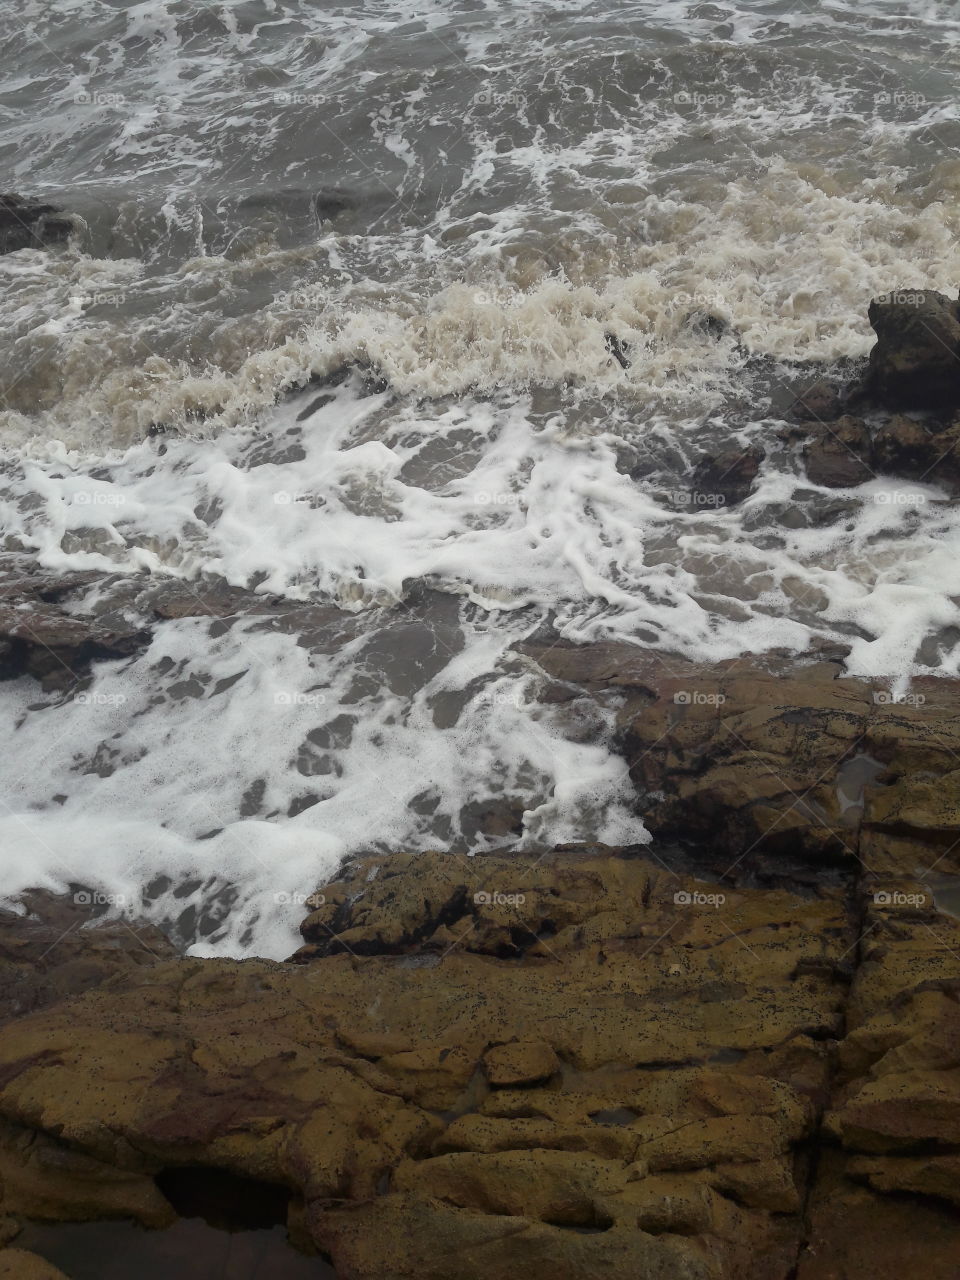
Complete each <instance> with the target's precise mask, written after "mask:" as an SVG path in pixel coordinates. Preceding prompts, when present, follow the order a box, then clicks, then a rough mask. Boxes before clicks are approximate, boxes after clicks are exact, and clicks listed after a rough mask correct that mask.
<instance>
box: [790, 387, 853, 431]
mask: <svg viewBox="0 0 960 1280" xmlns="http://www.w3.org/2000/svg"><path fill="white" fill-rule="evenodd" d="M842 412H843V408H842V400H841V397H840V391H839V388H837V387H835V386H834V385H833V383H830V382H826V381H825V380H824V379H822V378H821V379H819V380H818V381H817V382H814V383H813V384H812V385H811V386H809V387H807V389H806V390H805V391H801V392H800V394H799V395H798V396H797V398H796V400H794V402H793V404H792V405H791V406H790V416H791V417H793V418H797V419H798V420H799V421H801V422H832V421H833V420H834V419H835V418H839V417H840V414H841V413H842Z"/></svg>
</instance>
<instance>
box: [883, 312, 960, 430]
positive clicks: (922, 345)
mask: <svg viewBox="0 0 960 1280" xmlns="http://www.w3.org/2000/svg"><path fill="white" fill-rule="evenodd" d="M868 315H869V319H870V324H871V325H872V326H873V329H874V331H875V332H876V335H877V343H876V346H875V347H874V348H873V350H872V351H871V353H870V371H869V375H868V380H867V390H868V392H869V393H870V394H871V395H872V396H873V397H874V398H875V399H877V400H878V401H879V402H880V403H881V404H884V405H888V406H890V407H891V408H912V409H941V408H957V407H958V406H960V303H958V302H957V301H956V300H955V299H952V298H948V297H947V296H946V295H945V294H942V293H937V292H936V291H935V290H933V289H896V290H893V291H891V292H890V293H884V294H881V295H880V296H879V297H877V298H874V299H873V301H872V302H871V303H870V309H869V312H868Z"/></svg>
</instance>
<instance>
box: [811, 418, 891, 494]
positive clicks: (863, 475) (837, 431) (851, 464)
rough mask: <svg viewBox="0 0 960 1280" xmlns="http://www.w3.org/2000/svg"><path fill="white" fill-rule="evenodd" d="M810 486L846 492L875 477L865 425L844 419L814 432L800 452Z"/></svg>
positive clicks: (867, 431)
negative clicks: (822, 486) (811, 484)
mask: <svg viewBox="0 0 960 1280" xmlns="http://www.w3.org/2000/svg"><path fill="white" fill-rule="evenodd" d="M803 458H804V462H805V464H806V468H807V475H808V477H809V478H810V481H811V483H813V484H819V485H824V486H826V487H827V488H831V489H848V488H851V487H852V486H854V485H858V484H864V483H865V482H866V481H868V480H873V479H875V477H876V471H875V470H874V465H873V445H872V443H871V440H870V431H869V429H868V428H867V424H866V423H865V422H863V421H861V419H860V418H853V417H849V416H846V417H843V418H839V419H838V420H837V421H836V422H835V423H833V424H831V425H829V426H826V425H822V426H820V427H819V428H818V429H817V432H816V434H815V435H814V437H813V439H811V440H810V441H809V442H808V443H807V444H806V445H805V446H804V449H803Z"/></svg>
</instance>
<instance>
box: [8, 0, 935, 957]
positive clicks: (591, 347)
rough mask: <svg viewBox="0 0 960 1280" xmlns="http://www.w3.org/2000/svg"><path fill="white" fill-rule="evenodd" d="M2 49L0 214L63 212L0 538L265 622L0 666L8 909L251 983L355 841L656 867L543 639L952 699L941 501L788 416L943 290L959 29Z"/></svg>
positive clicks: (22, 383) (467, 31)
mask: <svg viewBox="0 0 960 1280" xmlns="http://www.w3.org/2000/svg"><path fill="white" fill-rule="evenodd" d="M0 46H2V58H0V165H2V173H3V182H2V184H0V186H2V189H4V190H9V191H19V192H21V193H23V194H24V195H29V196H32V197H40V198H43V199H44V200H47V201H52V202H54V203H57V204H60V205H61V206H62V207H63V208H64V209H66V210H68V211H69V212H70V213H71V214H73V215H75V230H74V233H73V234H72V236H71V237H70V239H69V241H68V242H67V243H66V244H63V245H57V246H53V247H50V248H41V249H25V250H22V251H20V252H17V253H13V254H8V255H6V256H3V257H0V309H2V314H3V319H4V324H3V326H2V329H0V382H2V394H0V538H2V542H0V546H2V549H3V550H4V551H5V552H6V553H10V554H11V555H20V556H23V557H24V558H25V559H27V560H32V561H33V562H34V563H37V564H39V565H41V566H43V567H45V568H46V569H49V570H52V571H61V570H62V571H74V570H94V571H97V572H98V574H100V575H102V577H101V578H100V579H98V580H97V582H95V583H94V585H92V586H91V587H90V588H89V589H88V591H87V593H86V596H85V598H83V599H82V600H79V601H78V602H77V604H76V607H77V608H78V609H80V608H82V609H83V610H90V609H94V608H105V607H106V606H107V605H109V604H110V592H111V590H114V589H115V585H116V583H118V582H122V581H123V580H124V579H129V577H130V576H131V575H139V576H140V578H142V579H147V578H148V577H149V578H152V579H154V580H156V579H164V578H166V579H177V580H181V581H182V582H184V583H186V584H191V590H192V589H198V590H199V589H200V588H201V587H202V586H203V584H204V583H205V582H208V581H209V582H216V581H226V582H227V583H229V584H232V585H233V586H235V587H242V588H245V589H247V590H248V591H249V592H250V599H251V601H252V602H253V604H252V605H251V608H250V610H249V611H248V612H246V613H244V614H243V615H242V616H239V617H235V618H233V619H231V620H228V621H227V622H224V621H221V620H219V619H211V618H210V617H208V616H204V615H203V613H202V611H201V613H200V616H195V617H186V618H179V619H171V620H167V621H159V622H158V621H154V622H153V623H152V624H151V625H152V631H153V638H152V641H151V643H150V645H149V647H148V648H147V649H146V650H145V651H144V652H143V653H141V654H140V655H139V656H137V657H135V658H133V659H129V660H125V661H121V662H112V663H104V664H101V665H99V666H98V667H97V668H96V673H95V679H94V681H93V683H92V684H91V685H90V686H89V688H88V689H86V690H85V692H84V696H83V697H82V698H80V697H75V696H65V695H64V694H62V693H53V692H51V693H48V694H44V693H43V692H41V691H40V690H39V688H38V686H37V684H36V683H35V682H33V681H31V680H26V679H24V680H20V681H13V682H8V683H5V684H2V685H0V724H2V727H3V735H4V742H5V750H4V752H3V753H2V757H0V851H2V859H3V881H4V892H5V893H6V894H11V895H12V894H16V893H17V892H18V891H19V890H21V889H23V888H26V887H28V886H36V885H39V886H44V887H48V888H53V889H57V890H63V889H69V890H70V891H75V892H81V891H82V892H84V893H87V894H88V896H89V897H90V898H91V901H92V903H93V905H94V906H96V907H98V908H102V909H103V910H105V911H106V910H111V911H125V912H127V913H128V914H131V915H143V914H146V915H149V916H150V917H151V918H152V919H154V920H156V921H157V922H158V923H160V924H161V925H163V926H164V927H166V928H168V929H169V930H170V931H171V932H172V934H173V935H174V936H175V937H176V938H177V939H178V940H179V941H180V942H181V943H182V944H183V945H185V946H190V947H191V948H192V950H193V952H194V953H195V954H233V955H236V954H261V955H272V956H278V957H279V956H283V955H286V954H288V953H289V951H290V950H291V949H292V947H293V945H294V943H295V937H296V935H295V929H296V924H297V922H298V920H299V918H300V917H301V915H302V914H303V910H304V907H303V899H304V896H305V895H306V894H307V893H309V892H310V890H311V889H313V888H314V887H315V886H316V885H317V884H320V883H322V881H323V879H324V877H325V876H326V875H328V874H329V873H330V872H331V871H332V870H333V869H334V868H335V867H336V865H337V863H338V861H339V859H340V858H342V857H343V856H344V855H348V854H352V853H356V852H360V851H369V850H383V851H384V852H387V851H389V850H391V849H399V848H405V849H425V848H435V847H442V848H452V849H455V850H458V851H460V852H462V853H465V854H466V853H469V852H476V851H479V850H483V849H487V848H493V847H498V846H503V845H504V844H514V845H516V846H517V847H518V848H519V849H521V850H528V851H534V852H535V851H536V850H538V849H541V848H544V847H547V846H549V845H551V844H553V843H555V842H557V841H562V840H575V839H585V838H593V839H600V840H606V841H609V842H613V843H627V842H630V843H636V842H643V841H646V840H647V839H648V837H647V834H646V832H645V831H644V828H643V824H642V820H641V817H640V816H639V815H638V813H637V811H636V805H635V801H634V798H633V792H632V787H631V785H630V783H629V780H628V778H627V776H626V766H625V764H624V762H623V761H622V759H621V758H620V757H619V756H618V755H617V753H616V752H615V751H614V750H613V748H612V746H611V741H610V729H611V725H612V718H613V707H612V705H609V706H608V705H605V704H603V703H601V704H600V705H598V706H597V707H593V708H587V709H585V710H584V709H582V708H581V709H580V710H581V711H582V714H580V718H579V721H578V723H577V724H576V725H574V726H573V728H571V716H570V714H569V708H567V711H566V713H563V714H562V712H563V708H562V707H561V706H560V705H559V704H556V703H553V702H550V701H547V702H543V701H541V700H540V699H539V698H538V696H537V693H538V690H539V691H541V692H542V686H543V684H544V681H543V678H542V676H540V675H539V673H538V672H537V670H536V669H535V668H534V667H533V666H532V665H531V664H530V662H529V661H528V660H526V659H524V658H523V657H522V655H520V654H518V653H517V651H516V648H515V646H516V645H517V644H518V643H520V642H522V641H523V640H524V639H525V638H526V637H529V636H531V635H534V634H535V633H536V634H540V635H544V634H550V635H555V636H558V637H561V638H563V639H564V640H567V641H578V642H586V641H592V640H600V639H616V640H626V641H632V642H634V643H640V644H644V645H648V646H650V647H653V648H656V649H658V650H660V651H663V652H664V653H674V654H682V655H685V656H688V657H691V656H692V657H695V658H697V659H701V660H703V661H714V660H718V659H723V658H731V657H737V656H742V655H748V654H751V653H759V652H763V651H765V650H769V649H771V648H779V649H784V650H788V651H790V652H795V653H798V654H802V653H804V652H805V651H807V650H809V648H810V646H811V643H813V642H817V641H818V640H822V639H824V638H826V639H829V640H837V641H843V642H844V643H846V644H848V645H849V646H850V656H849V659H848V664H847V665H848V669H849V670H850V671H851V672H854V673H862V674H868V675H874V676H882V677H889V679H890V681H891V684H892V686H896V687H897V688H904V687H906V683H905V682H907V681H908V680H909V678H910V677H911V675H915V674H917V673H921V672H931V671H934V672H940V673H943V674H951V675H957V674H958V664H960V608H958V602H960V578H958V576H957V568H956V566H957V564H958V561H960V507H958V506H957V505H956V504H953V503H950V502H948V501H947V500H946V495H945V494H944V493H942V492H940V491H939V490H937V489H936V487H934V486H929V485H917V484H909V485H908V484H905V483H904V482H898V481H896V480H894V479H892V478H889V477H882V476H881V477H878V478H877V479H876V480H872V481H871V482H870V483H868V484H865V485H862V486H860V487H858V488H856V489H852V490H848V491H839V492H837V491H830V492H828V491H824V490H818V489H817V488H816V486H811V485H810V484H809V482H808V481H807V480H806V479H805V476H804V474H803V468H802V464H801V462H800V460H799V458H798V456H797V451H796V449H795V448H793V447H791V446H789V445H788V444H785V443H784V442H783V441H782V440H781V439H780V438H779V437H778V435H777V432H778V430H779V429H780V428H782V426H783V422H784V413H785V407H786V406H787V405H788V404H789V403H790V400H791V398H792V392H793V390H794V389H795V388H796V387H797V386H798V385H799V384H802V383H804V382H805V381H808V380H810V379H811V378H812V377H813V376H815V375H816V374H817V372H818V370H820V369H825V370H827V371H838V370H845V371H849V372H851V373H852V372H855V371H856V369H857V368H858V367H859V365H860V363H861V362H862V360H863V358H864V357H865V356H866V354H867V352H868V351H869V349H870V347H871V345H872V341H873V335H872V332H871V330H870V328H869V325H868V323H867V319H866V311H867V305H868V303H869V300H870V298H871V297H872V296H873V295H875V294H877V293H880V292H883V291H886V290H889V289H892V288H896V287H900V286H903V287H907V288H912V287H920V286H925V287H933V288H937V289H940V290H943V291H944V292H946V293H949V294H951V295H954V294H955V293H956V290H957V287H958V285H960V234H958V233H960V204H958V194H960V150H958V148H960V112H958V97H957V88H956V86H957V79H958V72H960V9H958V7H957V5H956V3H946V2H941V0H912V3H907V4H903V3H894V2H893V0H857V2H856V3H853V2H851V3H826V2H825V0H810V2H809V3H804V4H796V3H786V2H784V0H777V2H773V0H771V2H769V3H761V2H758V0H752V2H748V0H741V2H740V3H716V4H710V3H705V4H696V3H686V2H684V0H657V2H652V0H651V2H646V0H639V2H634V3H621V2H618V0H605V3H603V4H598V3H595V2H594V0H550V2H549V3H541V2H540V0H524V2H523V3H517V2H515V0H508V2H502V0H501V2H500V3H496V4H494V3H489V2H483V0H416V2H414V0H369V2H368V3H365V4H362V5H361V4H355V5H349V4H347V5H344V4H332V3H306V2H305V0H304V2H303V3H297V2H295V0H273V2H260V0H250V2H244V3H238V2H235V0H225V2H224V3H219V4H201V3H186V2H184V3H162V2H161V0H148V2H147V3H143V4H119V3H114V2H105V0H58V2H57V3H56V4H50V3H49V2H47V3H39V2H37V0H26V3H17V4H14V3H12V0H3V3H2V5H0ZM345 366H348V367H349V369H350V370H351V372H349V373H348V374H347V375H345V376H342V377H336V376H334V377H330V378H327V375H334V374H336V371H338V370H341V369H343V368H344V367H345ZM325 378H327V381H326V382H324V381H323V380H324V379H325ZM755 443H759V444H762V445H763V447H764V448H765V449H766V452H767V456H766V459H765V461H764V463H763V465H762V468H761V471H760V475H759V478H758V481H757V484H756V486H755V489H754V492H753V493H752V495H751V496H750V497H749V498H748V499H747V500H746V501H745V502H743V503H742V504H739V505H736V506H730V507H726V506H725V505H723V504H719V503H718V504H711V503H704V504H702V505H698V504H695V503H691V502H690V500H689V481H690V473H691V471H692V468H693V466H694V465H695V464H696V462H697V461H698V460H699V459H700V458H702V457H704V456H706V455H710V454H712V453H716V452H718V451H720V450H722V449H728V448H731V447H737V448H739V447H744V446H747V445H750V444H755ZM798 510H800V511H802V512H804V513H807V514H804V515H803V516H802V517H801V518H800V519H794V518H791V519H789V520H784V513H785V512H796V511H798ZM259 597H263V598H268V597H269V598H271V599H276V598H282V599H283V600H286V601H294V602H301V603H309V604H315V605H316V606H317V609H316V615H315V616H316V621H315V625H314V626H311V627H307V628H306V629H305V628H304V627H303V626H302V625H298V626H285V625H283V621H282V616H278V615H277V613H276V611H275V612H274V613H273V614H270V615H269V616H267V615H263V614H259V613H258V612H257V611H256V608H255V602H256V600H257V599H258V598H259ZM130 608H132V606H130ZM130 616H131V617H132V616H133V614H132V613H131V615H130ZM298 616H300V617H301V618H302V616H303V614H302V611H301V614H300V615H298ZM573 718H574V719H576V716H574V717H573Z"/></svg>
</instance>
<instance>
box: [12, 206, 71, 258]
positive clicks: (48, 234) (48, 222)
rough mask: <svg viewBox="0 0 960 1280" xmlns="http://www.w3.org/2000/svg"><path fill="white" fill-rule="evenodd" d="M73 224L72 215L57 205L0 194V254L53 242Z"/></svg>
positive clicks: (60, 237) (64, 237) (65, 235)
mask: <svg viewBox="0 0 960 1280" xmlns="http://www.w3.org/2000/svg"><path fill="white" fill-rule="evenodd" d="M73 226H74V223H73V219H72V218H71V217H70V216H69V215H67V214H64V212H63V210H62V209H61V208H60V207H59V206H58V205H55V204H44V203H43V202H42V201H40V200H31V199H30V198H29V197H26V196H19V195H13V194H9V195H0V254H2V253H15V252H16V251H17V250H18V249H38V248H40V247H41V246H42V245H45V244H56V243H57V242H58V241H61V240H65V239H66V238H67V236H68V235H69V234H70V232H71V231H72V230H73Z"/></svg>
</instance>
